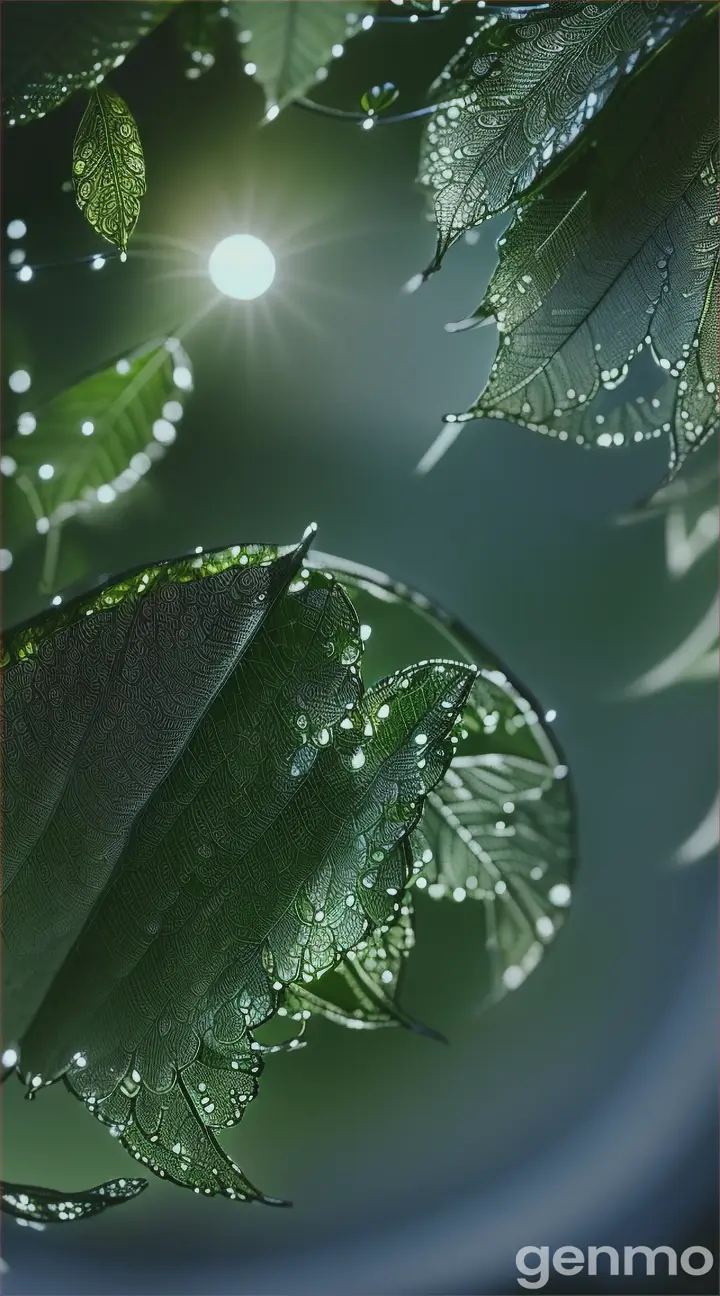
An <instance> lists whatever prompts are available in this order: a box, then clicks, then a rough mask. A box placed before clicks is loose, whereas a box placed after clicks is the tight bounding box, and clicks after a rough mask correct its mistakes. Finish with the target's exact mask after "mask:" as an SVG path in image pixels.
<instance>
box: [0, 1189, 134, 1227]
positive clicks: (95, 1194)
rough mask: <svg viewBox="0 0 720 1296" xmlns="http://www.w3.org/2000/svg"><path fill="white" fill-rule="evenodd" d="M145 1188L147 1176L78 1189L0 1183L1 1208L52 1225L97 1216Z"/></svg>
mask: <svg viewBox="0 0 720 1296" xmlns="http://www.w3.org/2000/svg"><path fill="white" fill-rule="evenodd" d="M145 1188H147V1179H110V1180H109V1181H108V1182H107V1183H103V1184H98V1185H97V1187H96V1188H87V1189H85V1190H83V1191H81V1192H78V1190H77V1189H71V1191H70V1192H61V1191H59V1190H58V1189H56V1188H38V1187H33V1186H30V1185H29V1184H13V1183H3V1184H0V1208H1V1209H2V1210H4V1211H6V1212H7V1214H8V1215H14V1216H15V1217H16V1218H17V1219H20V1220H26V1221H27V1222H28V1223H31V1224H55V1223H61V1222H64V1221H66V1220H76V1219H85V1218H86V1217H87V1216H88V1215H99V1214H100V1212H101V1211H104V1210H107V1208H108V1206H120V1205H122V1203H123V1202H126V1201H131V1200H132V1198H133V1197H137V1196H138V1195H139V1193H141V1192H142V1191H143V1189H145Z"/></svg>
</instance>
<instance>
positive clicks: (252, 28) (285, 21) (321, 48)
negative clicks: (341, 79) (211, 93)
mask: <svg viewBox="0 0 720 1296" xmlns="http://www.w3.org/2000/svg"><path fill="white" fill-rule="evenodd" d="M227 8H228V9H229V11H230V17H231V19H232V21H233V22H234V23H235V25H236V27H237V32H238V39H239V40H240V41H241V42H242V46H243V57H244V58H246V60H247V65H249V66H252V65H254V68H255V71H254V72H253V75H254V76H256V77H257V79H258V81H259V82H260V84H261V85H262V87H263V90H264V92H265V100H266V105H267V108H268V110H270V111H271V113H272V115H273V116H274V115H275V113H276V110H279V109H281V108H284V107H285V105H286V104H289V103H291V102H292V100H293V99H297V98H299V97H300V96H301V95H304V94H305V93H306V91H307V90H309V89H310V87H311V86H313V85H315V84H316V82H318V81H322V80H324V79H325V77H326V76H327V65H328V63H329V62H330V61H331V60H332V58H333V47H335V46H342V44H343V42H344V41H346V40H349V39H350V37H351V36H354V35H356V33H357V32H359V31H361V30H362V17H363V15H367V14H369V13H370V12H371V10H372V9H373V5H372V4H367V3H365V2H364V0H360V3H359V4H353V5H352V13H350V11H349V7H348V5H346V4H337V3H328V0H262V3H261V4H258V3H257V2H256V0H231V3H230V4H228V6H227Z"/></svg>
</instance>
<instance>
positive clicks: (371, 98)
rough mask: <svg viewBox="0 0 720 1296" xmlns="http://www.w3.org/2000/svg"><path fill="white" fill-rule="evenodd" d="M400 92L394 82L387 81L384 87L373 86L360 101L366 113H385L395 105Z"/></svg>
mask: <svg viewBox="0 0 720 1296" xmlns="http://www.w3.org/2000/svg"><path fill="white" fill-rule="evenodd" d="M399 94H400V91H399V90H398V88H397V86H394V85H393V83H392V81H385V82H383V84H382V85H376V86H373V87H372V89H371V90H366V91H365V94H364V95H363V96H362V98H361V99H360V106H361V108H362V109H363V111H364V112H366V113H372V114H375V115H376V114H378V113H382V112H385V111H386V109H388V108H390V107H391V105H392V104H394V103H395V100H396V99H397V97H398V95H399Z"/></svg>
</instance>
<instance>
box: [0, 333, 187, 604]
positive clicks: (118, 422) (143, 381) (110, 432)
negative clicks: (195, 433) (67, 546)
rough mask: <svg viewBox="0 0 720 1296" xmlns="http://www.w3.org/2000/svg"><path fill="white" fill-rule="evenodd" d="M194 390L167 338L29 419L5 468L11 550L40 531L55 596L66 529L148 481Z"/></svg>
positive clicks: (9, 445) (9, 449)
mask: <svg viewBox="0 0 720 1296" xmlns="http://www.w3.org/2000/svg"><path fill="white" fill-rule="evenodd" d="M176 376H177V378H178V382H177V383H176V381H175V379H176ZM191 382H192V379H191V368H190V362H189V360H188V358H187V356H186V354H185V352H184V350H183V348H182V347H181V346H180V345H179V343H178V342H177V340H176V339H168V341H167V342H166V343H163V344H161V345H160V346H152V347H150V348H149V349H146V350H144V351H141V352H140V353H139V354H137V355H135V356H134V357H133V356H131V357H129V358H127V359H126V358H123V359H121V360H119V361H118V362H117V364H114V365H111V366H110V367H109V368H107V369H103V370H101V371H100V372H99V373H95V374H91V375H90V377H88V378H85V379H83V380H82V381H81V382H79V383H77V384H76V385H75V386H74V387H71V388H70V389H69V390H68V391H66V392H62V393H61V394H60V395H59V396H56V397H55V399H54V400H52V401H50V402H49V404H47V405H46V406H44V407H42V408H41V409H39V410H38V411H37V414H31V413H29V412H26V413H25V414H24V415H23V416H22V417H21V419H20V421H19V424H18V427H19V430H20V435H17V436H14V437H12V438H9V439H8V440H7V441H6V443H5V454H4V456H3V462H2V469H3V472H4V473H5V474H6V476H7V477H8V478H9V479H10V480H9V481H8V483H7V485H6V487H5V527H4V535H5V543H6V545H7V547H8V549H9V550H10V551H11V552H12V553H15V552H16V551H17V550H19V549H22V548H23V547H24V546H25V545H26V544H27V543H28V541H29V540H30V539H31V538H32V537H33V536H34V535H35V534H36V533H40V534H41V535H45V536H46V537H47V544H48V553H49V555H50V559H51V561H50V562H49V564H48V566H47V567H46V572H45V584H46V586H48V589H49V588H50V586H51V585H52V576H53V569H54V558H53V555H55V556H56V546H57V541H58V536H59V531H60V529H61V528H62V526H63V524H64V523H65V522H66V521H67V520H68V519H69V518H72V517H75V516H84V517H88V516H92V515H93V512H94V511H95V512H96V511H97V510H98V509H99V508H106V507H108V505H110V504H112V502H113V501H114V500H115V499H117V498H118V497H122V496H123V495H124V494H125V493H126V492H127V491H129V490H131V489H132V488H133V486H134V485H136V484H137V482H139V481H140V479H141V478H142V477H143V476H144V474H145V473H146V472H147V471H148V469H149V468H150V467H151V465H152V462H153V461H154V460H155V459H157V458H158V457H160V456H162V454H163V453H164V449H165V447H166V446H168V445H169V444H171V442H172V441H173V440H174V439H175V426H174V423H175V422H176V421H177V419H178V418H179V417H181V415H182V408H183V401H184V398H185V396H186V395H187V391H188V387H189V386H190V385H191ZM168 415H169V417H168ZM48 473H49V474H50V475H49V476H48Z"/></svg>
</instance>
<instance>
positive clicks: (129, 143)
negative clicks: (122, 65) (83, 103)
mask: <svg viewBox="0 0 720 1296" xmlns="http://www.w3.org/2000/svg"><path fill="white" fill-rule="evenodd" d="M73 184H74V186H75V198H76V201H77V205H78V207H79V208H80V210H81V212H82V213H83V215H84V216H85V219H86V220H87V221H88V223H89V224H90V225H91V226H92V228H93V229H94V230H97V232H98V234H102V236H103V238H105V239H107V240H108V242H109V243H114V244H115V246H116V247H119V248H120V250H121V251H122V252H124V251H125V250H126V248H127V245H128V239H129V238H130V235H131V234H132V232H133V230H134V229H135V225H136V224H137V218H138V216H139V215H140V199H141V198H142V196H143V194H144V193H145V159H144V157H143V151H142V145H141V143H140V136H139V134H138V129H137V126H136V124H135V119H134V117H133V115H132V113H131V112H130V109H129V108H128V106H127V104H126V103H125V101H124V99H121V98H120V96H119V95H116V94H115V93H114V92H113V91H112V90H108V88H107V87H106V86H101V87H100V88H98V89H97V90H93V92H92V94H91V96H90V101H89V103H88V106H87V108H86V109H85V113H84V115H83V119H82V121H81V122H80V125H79V127H78V131H77V135H76V136H75V143H74V145H73Z"/></svg>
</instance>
